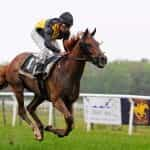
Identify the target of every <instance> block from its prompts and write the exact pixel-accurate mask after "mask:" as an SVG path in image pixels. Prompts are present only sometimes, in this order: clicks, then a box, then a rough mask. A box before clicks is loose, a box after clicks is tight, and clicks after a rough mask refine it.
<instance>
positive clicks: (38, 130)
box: [27, 95, 44, 141]
mask: <svg viewBox="0 0 150 150" xmlns="http://www.w3.org/2000/svg"><path fill="white" fill-rule="evenodd" d="M43 101H44V100H43V99H42V97H40V96H38V95H35V96H34V98H33V100H32V101H31V103H30V104H29V105H28V106H27V110H28V112H29V114H30V115H31V117H32V118H33V120H34V121H35V124H36V127H35V128H33V131H34V135H35V137H36V139H37V140H39V141H41V140H43V129H44V127H43V124H42V122H41V120H40V119H39V117H38V116H37V115H36V113H35V110H36V108H37V107H38V106H39V105H40V104H41V103H42V102H43Z"/></svg>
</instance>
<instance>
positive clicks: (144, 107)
mask: <svg viewBox="0 0 150 150" xmlns="http://www.w3.org/2000/svg"><path fill="white" fill-rule="evenodd" d="M83 100H84V118H85V121H86V122H90V123H100V124H111V125H120V124H129V116H130V102H129V99H128V98H114V97H112V98H111V97H94V96H91V97H90V96H88V97H83ZM132 100H133V101H134V110H133V113H134V114H133V124H134V125H150V101H148V100H143V99H136V98H135V99H132Z"/></svg>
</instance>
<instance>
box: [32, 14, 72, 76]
mask: <svg viewBox="0 0 150 150" xmlns="http://www.w3.org/2000/svg"><path fill="white" fill-rule="evenodd" d="M72 25H73V16H72V15H71V13H70V12H64V13H62V14H61V15H60V16H59V18H52V19H47V20H41V21H40V22H38V23H37V24H36V26H35V29H34V30H33V31H32V33H31V37H32V39H33V41H34V42H35V43H36V45H37V46H38V47H39V49H40V50H41V52H40V53H39V57H38V58H39V59H38V62H37V67H36V69H35V71H34V72H33V75H34V76H37V75H39V74H43V69H44V63H45V61H46V59H47V57H48V56H52V55H55V54H58V53H60V52H61V50H60V48H59V46H58V43H57V41H56V40H57V39H62V40H63V42H64V41H65V40H67V39H68V38H69V36H70V28H71V26H72ZM65 51H67V50H66V49H65Z"/></svg>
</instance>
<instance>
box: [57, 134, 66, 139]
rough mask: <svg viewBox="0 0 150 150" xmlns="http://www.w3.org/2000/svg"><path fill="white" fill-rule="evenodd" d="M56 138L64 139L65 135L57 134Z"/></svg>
mask: <svg viewBox="0 0 150 150" xmlns="http://www.w3.org/2000/svg"><path fill="white" fill-rule="evenodd" d="M57 136H58V137H59V138H64V137H65V135H62V134H57Z"/></svg>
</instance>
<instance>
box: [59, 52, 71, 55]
mask: <svg viewBox="0 0 150 150" xmlns="http://www.w3.org/2000/svg"><path fill="white" fill-rule="evenodd" d="M68 54H69V51H64V52H61V53H60V55H61V56H65V55H68Z"/></svg>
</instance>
